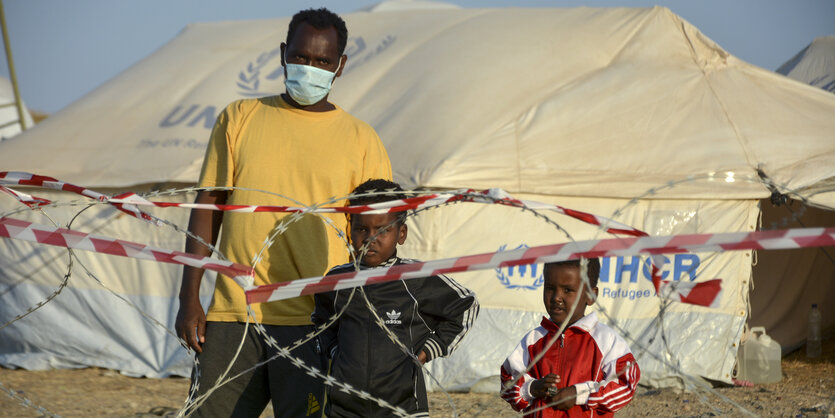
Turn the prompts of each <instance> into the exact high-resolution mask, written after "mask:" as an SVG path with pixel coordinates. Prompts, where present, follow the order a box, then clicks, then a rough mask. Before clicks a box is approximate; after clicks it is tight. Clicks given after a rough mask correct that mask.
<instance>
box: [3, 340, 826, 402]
mask: <svg viewBox="0 0 835 418" xmlns="http://www.w3.org/2000/svg"><path fill="white" fill-rule="evenodd" d="M782 369H783V380H782V381H781V382H779V383H774V384H768V385H756V386H754V387H727V388H716V389H715V390H714V391H713V392H712V393H679V392H676V391H673V390H669V389H665V390H657V389H648V388H640V389H639V391H638V394H637V395H636V396H635V398H634V399H633V400H632V403H631V404H629V405H628V406H627V407H626V408H624V409H623V410H621V412H619V413H618V416H620V417H647V416H658V417H662V416H664V417H666V416H681V417H707V416H715V415H728V416H744V415H746V414H745V412H744V411H743V410H741V409H739V408H738V407H737V406H735V405H734V404H733V403H736V404H737V405H739V406H741V407H742V408H745V409H746V410H747V411H749V412H751V413H753V414H754V415H757V416H785V417H806V416H809V417H834V416H835V341H833V340H830V341H828V342H827V343H825V344H824V355H823V356H822V357H821V358H820V359H816V360H807V359H806V358H805V355H804V352H803V351H802V350H801V351H798V352H795V353H793V354H791V355H789V356H787V357H785V358H784V359H783V362H782ZM0 385H2V386H0V417H29V416H40V415H43V414H42V413H41V412H39V411H38V409H37V407H42V408H44V409H45V412H46V413H49V414H58V415H61V416H66V417H91V416H96V417H105V416H106V417H153V416H161V415H164V414H166V413H169V414H170V413H171V412H173V411H176V410H177V409H179V407H180V406H181V405H182V402H183V400H184V399H185V396H186V393H187V391H188V380H187V379H182V378H168V379H136V378H130V377H126V376H122V375H120V374H119V373H117V372H114V371H111V370H105V369H97V368H88V369H80V370H49V371H27V370H9V369H2V368H0ZM9 391H12V392H13V393H14V394H15V398H12V396H11V395H9V393H8V392H9ZM4 394H5V395H8V396H4ZM450 397H451V398H452V400H453V402H454V404H455V408H456V412H457V414H458V416H461V417H475V416H480V417H512V416H517V415H516V414H515V413H514V412H513V411H512V410H511V409H510V407H509V406H508V405H507V404H506V403H505V402H504V401H502V400H501V399H499V397H498V396H497V395H496V394H477V393H451V394H450ZM26 402H31V405H32V406H26V405H24V403H26ZM731 402H733V403H731ZM429 405H430V412H431V414H432V416H439V417H447V416H453V413H452V408H451V407H450V405H449V403H448V401H447V398H446V396H445V395H444V394H443V393H430V395H429ZM263 416H264V417H270V416H272V410H271V409H270V408H268V409H267V411H265V413H264V414H263Z"/></svg>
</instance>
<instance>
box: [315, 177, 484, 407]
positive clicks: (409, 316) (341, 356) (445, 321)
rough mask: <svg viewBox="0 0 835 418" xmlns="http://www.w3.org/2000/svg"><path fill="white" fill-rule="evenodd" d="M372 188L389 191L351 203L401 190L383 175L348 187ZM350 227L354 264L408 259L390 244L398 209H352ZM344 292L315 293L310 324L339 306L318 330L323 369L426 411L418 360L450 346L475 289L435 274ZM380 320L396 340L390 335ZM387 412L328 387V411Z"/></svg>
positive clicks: (395, 240) (398, 233) (402, 233)
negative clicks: (327, 362)
mask: <svg viewBox="0 0 835 418" xmlns="http://www.w3.org/2000/svg"><path fill="white" fill-rule="evenodd" d="M375 190H376V191H391V192H392V193H387V194H374V195H369V196H359V197H356V198H353V199H350V201H349V203H350V205H351V206H355V205H367V204H370V203H377V202H384V201H389V200H395V199H402V198H405V194H403V193H402V189H401V188H400V186H398V185H397V183H393V182H390V181H386V180H369V181H367V182H365V183H363V184H361V185H360V186H359V187H357V189H356V190H354V194H355V195H357V194H362V193H368V192H373V191H375ZM396 191H400V192H401V193H395V192H396ZM350 231H351V234H350V235H351V245H352V246H353V247H354V250H355V251H356V254H357V255H356V257H357V258H359V259H360V260H361V261H360V263H359V267H360V269H367V268H374V267H385V266H392V265H395V264H407V263H411V262H414V261H413V260H407V259H401V258H399V257H397V251H396V250H397V245H398V244H403V242H405V241H406V234H407V228H406V224H405V214H403V213H386V214H376V215H369V214H366V215H353V216H351V219H350ZM351 271H355V266H354V264H352V263H349V264H344V265H341V266H338V267H335V268H333V269H332V270H331V271H330V272H328V274H329V275H330V274H338V273H347V272H351ZM351 293H352V289H346V290H336V291H333V292H328V293H322V294H318V295H316V297H315V300H316V307H315V310H314V312H313V315H312V320H313V322H314V323H315V324H316V325H322V324H325V323H328V322H329V321H330V319H331V318H332V317H333V316H334V315H335V314H337V313H339V312H342V311H343V309H344V312H342V315H340V316H339V318H338V319H336V321H335V322H334V323H333V324H331V325H330V326H329V327H328V328H327V329H326V330H324V331H323V332H322V333H321V334H320V335H319V339H320V342H321V345H322V348H323V349H324V350H327V353H328V355H329V357H330V358H331V360H332V363H331V372H330V375H331V376H333V377H334V378H335V379H336V380H338V381H340V382H344V383H348V384H350V385H351V386H353V387H354V388H355V389H357V390H364V391H366V392H368V393H369V394H371V395H372V396H373V397H375V398H379V399H383V400H385V401H386V402H389V403H390V404H392V405H393V406H395V407H399V408H402V409H403V410H404V411H405V412H406V413H408V414H416V415H414V416H429V408H428V402H427V398H426V386H425V382H424V379H423V372H422V370H421V365H422V364H424V363H426V362H427V361H431V360H432V359H434V358H437V357H442V356H446V355H449V354H450V353H451V352H452V351H453V350H455V348H456V347H457V346H458V343H459V342H460V341H461V338H463V337H464V334H466V333H467V331H468V330H469V328H470V327H471V326H472V324H473V322H474V321H475V318H476V316H477V315H478V302H477V301H476V298H475V294H473V293H472V292H471V291H470V290H468V289H466V288H464V287H463V286H461V285H459V284H458V283H456V282H455V281H454V280H452V279H450V278H448V277H446V276H442V275H441V276H432V277H426V278H422V279H414V280H408V281H406V280H397V281H392V282H386V283H377V284H373V285H368V286H364V287H361V288H357V289H356V290H355V291H354V293H353V296H352V295H351ZM346 305H347V307H346ZM372 309H373V311H372ZM375 314H376V315H375ZM378 318H379V320H378ZM380 322H383V324H380ZM383 326H385V327H386V328H387V329H388V331H390V332H391V333H392V334H393V335H394V336H395V337H396V338H397V340H398V341H399V342H400V343H401V344H402V346H401V344H397V343H395V342H394V341H392V339H391V338H390V336H389V335H388V333H387V332H386V331H385V330H384V329H383V328H382V327H383ZM404 350H408V353H409V354H407V353H406V352H405V351H404ZM392 412H393V411H392V410H391V409H388V408H383V407H380V406H379V405H378V404H377V403H376V402H374V401H372V400H368V399H361V398H359V397H357V396H355V395H353V394H348V393H345V392H343V391H340V390H338V389H336V390H334V389H333V387H332V386H330V387H329V391H328V400H327V406H326V407H325V413H326V415H327V416H330V417H375V416H391V415H392Z"/></svg>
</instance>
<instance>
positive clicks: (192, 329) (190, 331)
mask: <svg viewBox="0 0 835 418" xmlns="http://www.w3.org/2000/svg"><path fill="white" fill-rule="evenodd" d="M174 329H175V330H176V331H177V336H178V337H180V338H182V339H183V340H185V342H186V344H188V346H189V347H191V348H192V349H193V350H194V351H196V352H198V353H202V352H203V347H201V344H203V343H204V342H206V314H205V313H203V307H202V306H201V305H200V300H199V299H197V300H196V301H194V300H193V299H191V298H188V299H187V300H185V301H184V300H183V299H182V298H181V299H180V309H179V311H177V322H175V323H174Z"/></svg>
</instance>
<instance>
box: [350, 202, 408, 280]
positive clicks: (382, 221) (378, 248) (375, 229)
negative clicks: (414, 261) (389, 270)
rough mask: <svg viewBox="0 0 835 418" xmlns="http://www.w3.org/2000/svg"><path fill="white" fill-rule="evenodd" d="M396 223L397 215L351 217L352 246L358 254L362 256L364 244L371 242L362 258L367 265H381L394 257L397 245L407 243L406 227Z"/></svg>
mask: <svg viewBox="0 0 835 418" xmlns="http://www.w3.org/2000/svg"><path fill="white" fill-rule="evenodd" d="M396 221H397V215H396V214H394V213H385V214H379V215H354V216H352V217H351V245H352V246H353V247H354V250H355V251H356V252H357V254H360V249H361V248H362V246H363V244H365V243H366V242H368V241H371V242H370V243H369V244H368V251H367V252H366V253H365V255H364V256H363V257H362V262H363V263H364V264H365V265H367V266H370V267H376V266H378V265H380V264H381V263H383V262H385V261H386V260H388V259H389V258H390V257H391V256H392V255H394V251H395V250H396V249H397V244H403V243H404V242H405V241H406V232H407V231H406V225H398V224H397V223H396ZM384 229H385V230H384ZM375 235H376V236H375Z"/></svg>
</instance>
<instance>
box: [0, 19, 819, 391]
mask: <svg viewBox="0 0 835 418" xmlns="http://www.w3.org/2000/svg"><path fill="white" fill-rule="evenodd" d="M344 17H345V19H346V21H347V23H348V27H349V29H350V31H351V36H350V38H349V40H348V47H347V50H346V53H347V55H348V56H349V60H348V63H347V67H346V68H345V70H344V72H343V75H342V77H341V78H340V79H338V80H337V81H336V82H335V83H334V91H333V93H332V95H331V99H332V101H333V102H335V103H338V104H340V105H341V106H342V107H344V108H345V109H346V110H348V111H349V112H351V113H353V114H354V115H356V116H358V117H359V118H361V119H363V120H366V121H368V122H369V123H371V124H372V125H373V126H374V127H375V128H376V129H377V131H378V132H379V134H380V136H381V138H382V139H383V142H384V144H385V146H386V148H387V149H388V151H389V155H390V157H391V160H392V165H393V168H394V176H395V180H397V181H399V182H400V183H401V184H403V185H404V186H405V187H407V188H414V187H426V188H433V189H454V188H461V187H471V188H491V187H498V188H502V189H504V190H506V191H508V192H510V193H512V194H513V195H514V196H516V197H518V198H523V199H531V200H537V201H541V202H547V203H557V204H559V205H562V206H564V207H568V208H573V209H578V210H584V211H587V212H591V213H595V214H599V215H603V216H609V217H612V218H615V219H616V220H618V221H620V222H623V223H627V224H630V225H633V226H635V227H637V228H639V229H642V230H645V231H646V232H648V233H650V234H653V235H661V234H680V233H703V232H704V233H710V232H739V231H753V230H755V229H757V228H758V218H759V214H760V210H759V207H758V204H759V199H762V198H765V197H767V196H769V195H770V190H769V189H768V188H767V187H766V186H765V185H764V184H763V183H762V182H760V180H759V177H758V174H757V172H758V170H760V172H762V173H763V174H764V175H765V176H767V177H768V179H769V181H770V182H772V183H773V184H775V185H777V186H778V187H779V188H780V190H781V191H783V192H784V193H787V194H789V195H791V196H793V197H799V196H803V198H804V199H805V200H806V201H807V202H809V203H810V204H815V205H819V206H822V207H827V208H835V193H833V188H832V185H833V184H835V143H833V141H832V139H833V137H832V133H833V132H835V119H833V118H832V117H831V116H832V114H833V112H835V97H833V96H832V95H830V94H829V93H827V92H824V91H821V90H818V89H813V88H811V87H808V86H804V85H802V84H800V83H797V82H795V81H792V80H789V79H787V78H785V77H783V76H781V75H778V74H775V73H773V72H771V71H767V70H763V69H760V68H757V67H755V66H752V65H750V64H747V63H745V62H742V61H740V60H738V59H737V58H735V57H734V56H732V55H730V54H729V53H727V52H726V51H724V50H722V48H720V47H719V46H718V45H716V44H715V43H713V42H712V41H711V40H709V39H707V38H706V37H705V36H704V35H703V34H701V33H700V32H699V31H698V30H697V29H696V28H695V27H693V26H692V25H690V24H689V23H687V22H686V21H684V20H682V19H681V18H680V17H678V16H676V15H675V14H673V13H672V12H670V11H669V10H668V9H665V8H660V7H656V8H650V9H629V8H614V9H595V8H572V9H559V8H550V9H518V8H508V9H454V8H453V9H449V8H447V9H443V10H434V9H422V10H409V11H379V12H377V11H371V12H357V13H351V14H347V15H345V16H344ZM288 21H289V20H288V19H286V18H284V19H272V20H260V21H248V22H219V23H200V24H192V25H189V26H187V27H186V28H185V29H184V30H183V31H182V32H181V33H180V34H179V35H178V36H177V37H176V38H175V39H173V40H172V41H171V42H169V43H168V44H167V45H165V46H164V47H162V48H161V49H160V50H158V51H156V52H155V53H153V54H152V55H150V56H148V57H146V58H145V59H143V60H142V61H140V62H139V63H137V64H136V65H135V66H133V67H131V68H130V69H128V70H126V71H125V72H123V73H122V74H120V75H119V76H117V77H116V78H114V79H112V80H111V81H109V82H108V83H106V84H104V85H102V86H101V87H99V88H98V89H96V90H94V91H93V92H91V93H89V94H88V95H86V96H85V97H83V98H82V99H81V100H79V101H78V102H76V103H74V104H73V105H71V106H69V107H68V108H66V109H64V110H62V111H61V112H59V113H57V114H55V115H54V116H52V117H50V118H49V119H48V120H46V121H44V122H43V123H42V124H41V125H39V126H38V127H37V128H35V129H33V130H32V131H31V132H27V133H25V134H24V135H21V136H20V137H18V138H14V139H12V140H10V141H6V142H5V143H2V144H0V168H1V169H2V170H16V171H27V172H35V173H38V174H44V175H49V176H52V177H56V178H59V179H61V180H65V181H69V182H72V183H75V184H78V185H83V186H86V187H90V188H93V189H95V190H98V191H102V192H108V193H115V192H116V191H121V190H126V189H127V190H134V191H149V190H161V189H165V188H168V187H177V186H187V185H192V184H194V183H195V181H196V180H197V176H198V174H199V169H200V165H201V161H202V156H203V152H204V149H205V146H206V141H207V138H208V134H209V129H210V128H211V126H212V123H213V121H214V118H215V116H216V115H217V114H218V112H219V111H220V109H222V107H223V106H224V105H225V104H226V103H228V102H230V101H232V100H235V99H239V98H242V97H258V96H263V95H269V94H273V93H275V92H280V91H283V79H282V77H283V72H282V69H281V66H280V60H279V56H278V55H279V44H280V43H281V42H282V41H283V39H284V36H285V33H286V27H287V23H288ZM46 150H48V152H47V151H46ZM32 193H33V194H36V195H39V196H43V197H47V198H55V197H56V194H55V193H48V192H40V191H38V192H37V193H35V191H32ZM159 198H160V199H162V198H163V197H159ZM165 198H166V199H172V200H177V201H186V200H189V199H191V198H192V196H189V195H183V194H177V195H175V196H173V197H165ZM633 198H634V199H633ZM73 199H74V198H73ZM15 204H16V202H14V201H10V200H8V199H7V200H6V201H2V205H3V206H2V208H3V209H2V211H3V212H4V213H9V211H11V210H13V209H14V208H17V206H15ZM84 204H85V202H77V201H76V202H75V203H72V204H67V205H66V206H59V207H54V208H47V209H46V211H47V212H48V213H51V214H52V215H51V216H52V218H53V219H55V220H57V221H58V222H61V223H67V222H69V221H70V220H71V219H72V217H73V216H74V215H76V214H77V213H78V212H81V211H82V209H83V208H84V206H83V205H84ZM153 213H155V214H156V215H158V216H161V217H164V218H166V219H169V220H171V221H172V222H173V223H174V224H177V225H181V226H184V225H185V224H186V220H187V216H188V214H187V212H185V211H182V210H170V209H166V210H161V209H160V210H155V211H153ZM545 215H546V216H547V217H548V218H549V220H548V221H547V222H546V221H544V220H543V218H542V217H540V216H535V215H533V214H531V213H530V212H525V211H519V210H516V209H513V208H507V207H504V208H502V207H496V206H494V205H476V204H461V205H456V206H452V207H445V208H440V209H436V210H432V211H428V212H425V213H422V214H419V215H417V216H415V217H413V218H411V219H410V222H412V224H411V228H410V231H411V232H410V238H409V240H408V242H407V245H406V246H405V247H404V248H403V254H404V255H406V256H411V257H415V258H422V259H426V260H430V259H438V258H447V257H454V256H459V255H465V254H474V253H480V252H488V251H499V250H506V249H514V248H518V247H522V246H533V245H539V244H546V243H555V242H565V241H568V240H580V239H598V238H604V237H606V235H605V234H603V233H601V232H600V231H598V230H597V229H596V228H592V227H589V226H588V225H584V224H582V223H580V222H578V221H576V220H571V219H565V218H562V217H558V216H557V215H555V214H545ZM13 216H17V217H28V218H29V219H34V220H36V221H37V222H39V223H46V222H48V220H46V219H44V218H43V217H42V216H41V215H39V214H37V213H23V212H19V213H15V214H14V215H13ZM555 224H556V225H559V226H560V228H561V229H562V232H561V231H560V230H558V229H557V228H555ZM72 227H73V228H77V229H79V230H83V231H87V232H95V233H98V234H102V235H107V236H112V237H119V238H123V239H128V240H132V241H140V242H142V243H146V244H151V245H155V246H160V247H164V248H169V249H179V248H182V244H183V237H182V236H181V235H180V234H177V233H175V232H172V231H171V230H169V229H165V228H163V229H155V228H152V227H150V226H149V225H147V224H145V223H143V222H141V221H138V220H136V219H132V218H129V217H126V216H123V215H121V214H120V213H119V212H117V211H115V210H114V209H112V208H104V207H101V206H97V207H96V208H93V209H90V210H85V211H83V213H81V214H80V215H79V216H78V218H76V219H74V220H73V223H72ZM77 255H78V260H77V261H76V262H75V263H74V264H73V266H72V267H71V268H72V271H73V272H74V273H73V275H72V276H71V278H70V280H69V285H68V287H67V288H66V289H63V291H62V292H61V294H60V295H58V296H57V297H55V298H54V299H53V300H52V301H51V302H49V303H47V304H46V305H45V306H43V307H42V308H40V309H39V310H37V311H35V312H34V313H32V314H30V315H29V316H27V317H26V318H24V319H22V320H20V321H18V322H16V323H14V324H12V325H11V326H9V327H7V328H5V329H2V330H0V332H2V333H3V338H2V339H0V363H2V364H4V365H8V366H17V367H27V368H44V367H49V366H61V367H79V366H86V365H95V366H101V367H109V368H114V369H119V370H122V371H123V372H125V373H131V374H137V375H146V376H164V375H168V374H171V373H175V374H181V375H185V374H187V373H188V370H189V367H190V363H189V362H188V361H187V359H186V358H185V351H184V350H182V349H181V348H180V347H179V346H178V345H177V343H176V341H175V339H174V338H172V337H171V336H170V335H168V334H166V333H165V331H164V330H162V329H161V328H160V327H158V326H157V325H156V324H154V323H153V321H159V322H161V323H162V324H165V325H167V326H168V327H169V328H170V327H172V326H173V322H174V318H175V315H176V311H177V303H176V294H177V291H178V288H179V275H180V269H179V268H177V267H172V266H168V265H162V264H157V263H151V262H144V261H142V262H140V261H137V260H132V259H122V258H116V257H110V256H101V255H96V254H89V253H85V254H81V253H79V254H77ZM752 256H753V254H752V252H749V251H744V252H728V253H719V254H679V255H676V256H669V257H668V261H669V263H667V267H666V269H665V270H664V271H663V272H662V274H663V275H664V277H665V278H667V279H668V280H674V281H675V280H679V281H701V280H709V279H712V278H721V279H722V280H723V292H722V297H721V300H720V302H719V306H718V307H715V308H702V307H695V306H690V305H682V304H672V305H667V304H666V303H664V302H662V301H661V299H659V298H656V297H654V295H653V294H652V285H651V283H650V280H649V273H648V265H647V262H646V260H645V259H644V258H641V257H617V258H612V259H608V258H607V259H604V260H603V272H602V273H601V279H600V299H599V300H598V303H597V305H596V309H598V310H599V311H600V312H601V314H602V315H603V317H604V318H605V321H607V322H609V323H610V324H612V325H615V326H617V327H618V328H619V329H621V331H622V332H623V333H624V334H625V335H626V337H627V339H628V340H629V341H631V342H632V345H633V350H634V351H636V354H637V356H638V361H639V362H640V364H641V365H642V371H643V373H642V374H643V381H644V382H645V383H650V384H655V385H668V384H680V383H681V377H680V376H681V375H691V376H696V375H698V376H704V377H708V378H711V379H715V380H722V381H729V380H730V379H731V373H732V370H733V367H734V362H735V355H736V349H737V346H738V343H739V341H740V338H741V335H742V333H743V328H744V325H745V323H746V320H747V316H748V310H747V309H746V306H747V303H748V292H749V288H750V285H751V276H752V268H751V264H752V258H753V257H752ZM767 256H768V254H767V252H760V253H759V257H761V258H762V257H767ZM67 259H68V255H67V253H66V251H64V250H60V249H55V248H47V247H42V246H32V245H29V244H27V243H20V242H17V241H11V242H9V241H6V242H3V245H0V321H2V322H5V321H8V320H10V319H12V318H14V317H15V316H16V315H18V314H22V313H24V312H26V310H27V309H28V308H29V307H30V306H32V305H34V304H36V303H37V302H39V301H41V300H43V299H44V298H46V297H47V296H48V295H50V294H51V293H53V292H54V291H55V289H56V288H57V287H58V284H59V283H60V282H61V280H62V278H63V277H65V273H66V271H67V268H68V267H67V265H68V262H67ZM828 268H829V269H830V270H828V271H829V272H830V274H832V273H831V272H832V270H831V268H832V267H831V266H829V267H828ZM455 277H456V278H457V279H458V280H460V281H461V282H462V283H463V284H464V285H465V286H467V287H470V288H471V289H473V290H475V291H476V292H477V293H478V296H479V299H480V301H481V305H482V311H481V315H480V317H479V319H478V321H477V322H476V325H475V328H474V329H473V330H472V332H471V333H470V334H469V336H468V337H467V338H466V339H465V340H464V341H463V342H462V344H461V348H460V349H459V350H458V351H457V352H456V353H454V354H453V356H451V357H450V358H448V359H442V360H439V361H433V362H432V363H431V366H430V370H431V372H432V373H433V374H434V375H435V377H436V378H438V381H439V382H440V383H441V384H442V385H443V386H444V387H446V388H452V389H464V388H469V387H473V386H479V387H481V385H480V382H484V383H485V385H486V387H487V388H489V389H492V390H497V388H498V385H497V384H496V383H495V381H496V379H497V377H496V375H497V374H498V367H499V365H500V364H501V362H502V361H503V359H504V357H505V356H506V355H507V354H508V353H509V352H510V350H512V348H513V346H514V345H515V344H516V343H517V342H518V339H519V337H520V336H521V335H522V334H523V333H524V332H525V331H526V330H528V329H530V328H532V327H533V326H535V325H536V324H538V322H539V320H540V318H541V316H542V313H543V308H542V302H541V293H540V292H541V283H542V269H541V266H526V267H525V268H514V269H507V268H505V269H497V270H490V271H480V272H474V273H467V274H460V275H456V276H455ZM210 284H211V282H210V280H204V285H205V286H204V289H203V294H204V296H205V297H208V296H209V290H210ZM826 291H828V292H830V293H829V294H830V295H832V291H833V290H832V287H830V288H828V290H826ZM825 309H830V308H825ZM140 312H141V314H140ZM827 315H829V317H832V315H831V311H826V312H825V313H824V316H825V317H826V316H827ZM148 317H150V318H153V320H151V319H148Z"/></svg>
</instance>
